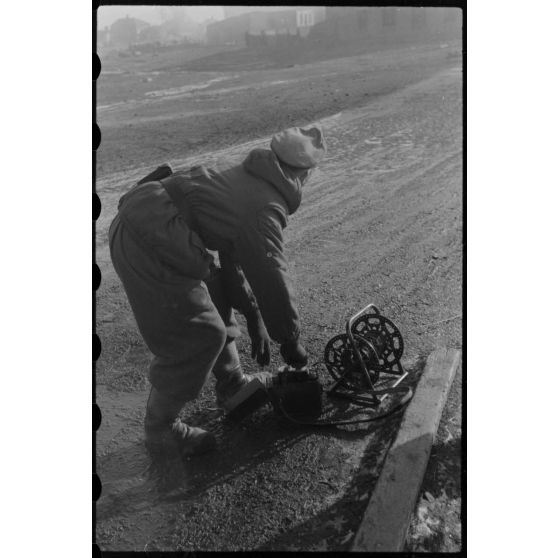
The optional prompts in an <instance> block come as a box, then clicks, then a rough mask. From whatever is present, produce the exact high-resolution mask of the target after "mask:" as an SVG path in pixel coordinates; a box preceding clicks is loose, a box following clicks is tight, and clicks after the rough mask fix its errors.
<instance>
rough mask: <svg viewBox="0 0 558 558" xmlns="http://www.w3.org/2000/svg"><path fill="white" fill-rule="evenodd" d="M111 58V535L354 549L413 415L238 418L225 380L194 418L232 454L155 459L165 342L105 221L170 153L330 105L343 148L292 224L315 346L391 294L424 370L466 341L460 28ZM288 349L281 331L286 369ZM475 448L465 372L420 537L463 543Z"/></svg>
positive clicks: (391, 312) (255, 136)
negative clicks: (119, 272)
mask: <svg viewBox="0 0 558 558" xmlns="http://www.w3.org/2000/svg"><path fill="white" fill-rule="evenodd" d="M233 54H234V53H233ZM196 56H198V55H196ZM224 56H225V55H224ZM229 56H232V55H229ZM322 58H323V56H322ZM102 63H103V68H102V73H101V76H100V78H99V81H98V98H97V103H98V111H97V119H98V123H99V126H100V128H101V131H102V143H101V147H100V149H99V151H98V156H97V162H98V166H97V192H98V193H99V195H100V198H101V202H102V213H101V216H100V218H99V220H98V222H97V230H96V250H97V262H98V264H99V266H100V268H101V271H102V275H103V279H102V284H101V287H100V289H99V291H98V296H97V314H96V326H97V332H98V334H99V336H100V338H101V341H102V344H103V352H102V354H101V357H100V359H99V361H98V363H97V371H96V379H97V387H96V397H97V402H98V404H99V406H100V407H101V410H102V413H103V422H102V425H101V428H100V430H99V432H98V435H97V458H96V466H97V472H98V474H99V476H100V478H101V480H102V483H103V491H102V495H101V498H100V500H99V501H98V503H97V528H96V536H97V543H98V544H99V545H100V547H101V548H102V549H106V550H155V549H159V550H175V549H178V550H240V549H246V550H256V549H258V550H344V549H348V548H350V545H351V541H352V537H353V535H354V533H355V531H356V529H357V528H358V525H359V523H360V520H361V518H362V514H363V513H364V509H365V508H366V504H367V501H368V497H369V495H370V492H371V491H372V489H373V486H374V482H375V479H376V478H377V475H378V473H379V470H380V469H381V463H382V460H383V458H384V457H385V452H386V451H387V448H388V447H389V443H390V441H391V440H392V438H393V435H394V434H395V432H396V429H397V420H394V421H391V422H389V423H388V424H386V425H385V426H384V427H383V428H378V427H376V426H366V425H365V426H361V427H358V428H357V427H351V428H338V429H327V430H315V429H311V428H300V429H297V428H293V427H289V426H287V425H285V424H283V423H281V422H280V421H278V420H277V419H276V417H275V416H274V415H273V413H271V412H270V411H269V410H268V409H264V410H262V411H260V412H258V413H256V414H255V415H254V416H252V417H250V418H249V419H247V420H246V421H245V422H243V423H242V424H241V425H231V424H229V423H228V422H227V421H224V420H223V418H222V417H221V415H219V414H218V412H217V411H215V410H213V407H214V401H213V385H214V383H213V380H212V379H211V380H210V381H209V382H208V385H207V386H206V387H205V388H204V390H203V392H202V395H201V397H200V398H199V400H198V401H196V402H194V403H192V404H189V405H187V406H186V407H185V409H184V410H183V415H184V418H185V419H186V420H188V421H190V422H192V423H195V424H198V425H200V426H204V427H208V428H212V429H213V430H214V431H215V432H216V433H217V435H218V439H219V442H220V447H221V449H220V451H219V453H217V454H213V455H208V456H203V457H199V458H195V459H194V458H192V459H189V460H187V461H184V462H182V461H177V460H166V461H160V460H152V459H151V458H150V457H149V456H147V455H146V453H145V450H144V448H143V445H142V442H141V440H142V420H143V412H144V407H145V402H146V399H147V390H148V383H147V380H146V377H147V368H148V362H149V357H150V355H149V352H148V350H147V348H146V347H145V345H144V343H143V341H142V339H141V337H140V336H139V333H138V331H137V328H136V326H135V323H134V320H133V317H132V314H131V311H130V308H129V305H128V303H127V301H126V297H125V295H124V292H123V289H122V287H121V285H120V283H119V281H118V278H117V277H116V275H115V273H114V270H113V268H112V266H111V263H110V258H109V254H108V246H107V230H108V225H109V223H110V221H111V219H112V218H113V216H114V215H115V211H116V204H117V201H118V198H119V197H120V195H121V194H122V193H123V192H124V191H125V190H126V189H127V188H128V187H130V185H131V184H132V183H133V182H134V180H137V179H138V178H140V177H142V176H143V175H145V174H147V172H149V171H150V170H152V169H153V168H154V167H155V166H157V165H158V164H160V163H162V162H165V161H167V162H170V163H171V164H172V165H173V166H174V167H176V168H180V167H183V166H187V165H190V164H193V163H197V162H200V160H204V161H208V162H211V160H214V159H216V158H219V157H227V158H232V159H236V158H240V157H243V156H244V155H245V154H246V153H247V152H248V150H249V149H250V148H251V147H253V146H260V145H265V144H266V143H267V142H268V141H269V135H270V134H271V133H273V132H275V131H278V130H280V129H281V128H283V127H286V126H292V125H303V124H306V123H309V122H312V121H320V122H321V123H322V125H323V127H324V130H325V133H326V137H327V141H328V147H329V154H328V157H327V159H326V161H325V162H324V163H323V165H322V166H321V167H320V168H319V169H318V170H317V171H316V172H315V173H314V175H313V177H312V180H311V182H310V183H309V184H308V185H307V186H306V187H305V191H304V198H303V203H302V206H301V208H300V209H299V211H298V212H297V213H296V214H295V215H294V216H293V217H292V218H291V219H290V222H289V226H288V228H287V230H286V253H287V257H288V258H289V260H290V265H291V272H292V275H293V278H294V280H295V283H296V286H297V295H298V303H299V309H300V312H301V317H302V327H303V340H304V343H305V344H306V346H307V348H308V350H309V352H310V355H311V361H312V362H313V363H318V362H319V361H320V360H321V358H322V354H323V350H324V347H325V345H326V343H327V341H328V340H329V339H330V338H331V337H332V336H333V335H335V334H337V333H341V332H342V331H343V329H344V324H345V320H346V319H347V317H348V316H350V315H351V314H352V313H354V312H355V311H356V310H358V309H359V308H360V307H362V306H363V305H365V304H366V303H368V302H374V303H375V304H376V305H377V306H378V307H379V308H380V309H381V310H382V313H383V314H384V315H386V316H387V317H389V318H390V319H391V320H392V321H394V322H395V323H396V324H397V325H398V327H399V329H400V331H401V333H402V335H403V338H404V340H405V357H406V359H407V361H408V362H409V366H410V367H411V368H412V369H414V370H418V369H419V367H420V363H421V362H422V360H421V359H422V358H423V357H425V356H426V355H427V354H428V353H429V352H431V351H432V350H433V349H435V348H436V347H441V346H447V347H455V348H460V347H461V336H462V328H461V315H462V305H461V300H462V290H461V289H462V280H461V278H462V210H463V208H462V155H463V154H462V67H461V58H460V56H459V45H456V44H451V45H442V47H441V46H440V45H429V46H416V47H405V48H401V49H393V50H389V51H383V52H374V53H362V52H360V53H358V54H355V55H353V56H347V57H344V58H337V59H332V60H321V61H319V62H315V63H313V64H301V65H292V64H288V63H284V64H283V65H282V66H283V67H277V64H276V63H274V64H271V63H270V64H268V65H267V66H268V67H263V68H261V69H258V70H250V71H249V70H246V69H245V68H244V67H243V65H242V64H243V59H242V57H240V56H239V57H237V58H236V59H235V58H234V57H231V58H230V63H229V67H230V69H229V70H227V71H223V70H222V69H221V70H219V71H218V70H215V71H213V70H212V69H211V67H210V66H209V62H208V63H207V64H206V65H205V66H203V67H204V68H206V69H207V71H194V70H192V69H187V68H188V61H187V60H185V59H184V54H183V53H178V51H177V53H176V54H174V55H173V53H172V52H171V53H168V52H166V53H164V55H161V58H160V59H159V60H158V59H157V56H152V55H149V56H148V55H135V56H134V55H132V56H129V57H125V58H123V57H118V56H113V57H111V58H109V59H107V60H102ZM221 64H222V61H221ZM264 66H265V64H264ZM241 321H242V319H241ZM239 349H240V352H241V358H242V360H243V363H244V365H245V368H246V371H247V372H251V371H252V372H253V371H256V369H255V366H254V365H253V364H252V362H251V361H250V360H249V358H248V357H249V345H248V343H247V341H246V337H245V336H244V337H243V338H242V339H241V340H240V342H239ZM279 363H280V360H279V358H278V351H277V347H275V348H274V354H273V360H272V364H271V369H274V368H276V367H277V365H278V364H279ZM316 367H317V368H318V367H319V366H318V364H316ZM413 367H414V368H413ZM321 374H322V377H323V379H324V381H327V373H325V372H324V371H323V370H321ZM460 448H461V373H460V372H459V373H458V375H457V377H456V380H455V382H454V384H453V387H452V390H451V392H450V397H449V400H448V404H447V405H446V409H445V411H444V415H443V418H442V423H441V425H440V429H439V432H438V437H437V440H436V444H435V446H434V448H433V452H432V457H431V460H430V463H429V468H428V471H427V474H426V477H425V481H424V484H423V487H422V490H421V496H420V498H419V501H418V503H417V508H416V513H415V516H414V518H413V521H412V524H411V528H410V530H409V533H408V537H407V548H408V549H409V550H419V551H420V550H438V551H455V550H459V549H460V546H461V518H460V507H461V486H460Z"/></svg>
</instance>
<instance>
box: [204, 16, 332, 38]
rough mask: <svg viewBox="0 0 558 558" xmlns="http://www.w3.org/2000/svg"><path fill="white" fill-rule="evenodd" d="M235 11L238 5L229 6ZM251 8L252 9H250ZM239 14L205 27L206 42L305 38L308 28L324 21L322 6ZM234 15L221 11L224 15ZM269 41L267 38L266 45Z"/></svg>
mask: <svg viewBox="0 0 558 558" xmlns="http://www.w3.org/2000/svg"><path fill="white" fill-rule="evenodd" d="M232 8H238V6H232ZM254 8H255V7H252V9H254ZM275 10H276V11H271V10H269V9H268V10H266V11H261V10H259V9H258V11H251V12H241V13H239V14H238V15H234V16H232V17H227V18H226V19H224V20H222V21H218V22H215V23H211V24H209V25H208V26H207V32H206V33H207V35H206V36H207V43H208V44H211V45H227V44H230V45H238V46H241V45H246V44H248V43H250V37H264V38H265V37H273V36H282V35H285V36H291V35H297V36H300V37H305V36H306V35H308V33H309V31H310V29H311V28H312V26H314V25H315V24H316V23H319V22H320V21H324V20H325V16H326V12H325V8H324V7H318V6H315V7H293V8H290V9H281V8H279V9H277V8H276V9H275ZM227 13H235V12H234V11H233V12H231V11H229V10H227V9H226V8H225V14H227ZM271 42H273V39H271V38H270V39H269V41H268V42H267V44H270V43H271Z"/></svg>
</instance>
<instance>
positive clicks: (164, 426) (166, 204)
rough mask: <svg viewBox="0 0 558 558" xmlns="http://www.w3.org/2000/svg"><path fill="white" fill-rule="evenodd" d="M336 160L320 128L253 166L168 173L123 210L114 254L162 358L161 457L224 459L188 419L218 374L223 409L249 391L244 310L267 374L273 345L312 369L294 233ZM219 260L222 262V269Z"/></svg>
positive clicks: (153, 396)
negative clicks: (325, 163)
mask: <svg viewBox="0 0 558 558" xmlns="http://www.w3.org/2000/svg"><path fill="white" fill-rule="evenodd" d="M324 154H325V143H324V139H323V134H322V130H321V129H320V128H319V127H317V126H311V127H308V128H289V129H287V130H285V131H283V132H281V133H278V134H276V135H275V136H273V139H272V141H271V144H270V148H269V149H261V148H258V149H253V150H252V151H250V153H249V154H248V156H247V157H246V159H245V160H244V161H243V162H242V163H241V164H235V165H230V164H218V165H216V166H215V167H214V168H210V167H207V166H203V165H199V166H194V167H192V168H190V169H189V170H188V171H182V172H175V173H173V172H172V170H171V168H170V166H168V165H164V166H163V167H159V169H157V171H155V172H154V173H152V174H151V175H149V176H147V177H146V178H145V179H143V180H141V181H140V182H138V184H136V185H135V186H134V187H133V188H132V189H131V190H130V191H129V192H128V193H126V194H125V195H124V196H123V197H122V198H121V199H120V202H119V204H118V214H117V215H116V217H115V218H114V220H113V222H112V224H111V226H110V231H109V237H110V252H111V258H112V261H113V264H114V268H115V269H116V272H117V274H118V276H119V277H120V279H121V281H122V283H123V285H124V289H125V291H126V294H127V297H128V300H129V302H130V305H131V307H132V311H133V313H134V317H135V319H136V321H137V324H138V328H139V331H140V333H141V335H142V337H143V339H144V340H145V342H146V344H147V346H148V347H149V349H150V351H151V352H152V353H153V355H154V357H153V359H152V361H151V364H150V370H149V379H150V382H151V385H152V387H151V392H150V395H149V399H148V402H147V411H146V417H145V435H146V442H147V444H148V446H149V447H153V448H159V449H171V448H176V449H178V450H179V452H180V453H181V454H183V455H194V454H200V453H204V452H206V451H209V450H211V449H213V448H214V447H215V445H216V442H215V437H214V436H213V435H212V434H211V433H210V432H207V431H204V430H202V429H201V428H197V427H194V426H189V425H187V424H185V423H184V422H183V421H181V420H180V419H179V418H178V413H179V411H180V410H181V408H182V407H183V405H184V404H185V403H186V402H187V401H191V400H193V399H195V398H196V397H197V396H198V394H199V392H200V391H201V389H202V387H203V385H204V383H205V381H206V379H207V377H208V375H209V373H210V372H211V371H213V374H214V375H215V377H216V379H217V382H216V392H217V402H218V404H220V405H221V406H222V404H223V401H225V400H226V399H228V398H230V397H232V396H233V395H234V394H235V393H237V392H238V390H239V389H241V388H242V387H243V386H244V385H245V384H246V383H247V382H248V381H249V379H250V378H249V377H247V376H246V375H245V374H244V373H243V371H242V368H241V365H240V360H239V356H238V352H237V348H236V343H235V339H236V338H237V337H238V336H239V335H240V331H239V328H238V324H237V322H236V320H235V317H234V314H233V308H235V309H237V310H239V311H240V312H242V314H244V316H245V318H246V323H247V328H248V332H249V335H250V338H251V342H252V358H255V359H256V360H257V362H258V363H259V364H260V365H262V366H264V365H266V364H269V361H270V337H271V339H272V340H274V341H275V342H277V343H278V344H279V345H280V353H281V355H282V357H283V359H284V361H285V362H286V363H287V364H288V365H291V366H295V367H297V368H299V367H302V366H304V365H305V364H306V363H307V360H308V357H307V353H306V350H305V349H304V347H303V346H302V344H301V343H300V341H299V337H300V328H299V315H298V311H297V308H296V305H295V301H294V299H293V288H292V284H291V280H290V279H289V276H288V273H287V262H286V260H285V256H284V254H283V229H284V228H285V226H286V225H287V220H288V216H289V215H292V214H293V213H294V212H295V211H296V210H297V208H298V207H299V205H300V202H301V198H302V187H303V185H304V184H305V183H306V181H307V180H308V178H309V176H310V174H311V172H312V169H313V168H314V167H315V166H316V165H317V163H318V162H319V160H320V159H321V158H322V157H323V156H324ZM208 250H211V251H215V252H217V253H218V259H219V263H220V266H217V265H216V263H215V259H214V257H213V256H212V255H211V254H210V253H209V252H208ZM268 332H269V333H268Z"/></svg>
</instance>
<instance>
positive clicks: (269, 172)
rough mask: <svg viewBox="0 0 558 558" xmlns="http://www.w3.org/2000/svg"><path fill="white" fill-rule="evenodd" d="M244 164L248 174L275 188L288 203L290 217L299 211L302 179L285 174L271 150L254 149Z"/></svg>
mask: <svg viewBox="0 0 558 558" xmlns="http://www.w3.org/2000/svg"><path fill="white" fill-rule="evenodd" d="M242 164H243V166H244V169H245V170H246V171H247V172H249V173H250V174H252V175H254V176H256V177H258V178H263V179H264V180H266V181H267V182H269V183H270V184H272V185H273V186H274V188H275V189H276V190H277V191H278V192H279V193H280V194H281V195H282V196H283V198H284V199H285V201H286V202H287V207H288V208H289V214H290V215H292V214H293V213H294V212H295V211H296V210H297V209H298V207H299V205H300V202H301V200H302V184H301V182H300V179H298V178H294V177H289V176H287V174H285V172H284V171H283V169H282V168H281V165H280V163H279V160H278V159H277V156H276V155H275V153H273V151H271V149H262V148H257V149H253V150H252V151H250V153H249V154H248V157H246V159H245V160H244V162H243V163H242Z"/></svg>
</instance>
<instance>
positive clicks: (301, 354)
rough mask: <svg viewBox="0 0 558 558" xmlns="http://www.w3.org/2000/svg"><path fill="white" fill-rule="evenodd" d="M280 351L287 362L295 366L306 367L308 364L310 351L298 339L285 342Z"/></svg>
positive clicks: (298, 367)
mask: <svg viewBox="0 0 558 558" xmlns="http://www.w3.org/2000/svg"><path fill="white" fill-rule="evenodd" d="M280 351H281V356H282V357H283V360H284V361H285V363H286V364H288V365H289V366H292V367H293V368H297V369H300V368H304V367H305V366H306V365H307V364H308V353H307V352H306V349H305V348H304V347H303V346H302V345H301V344H300V343H299V342H298V341H291V342H289V343H283V344H282V345H281V349H280Z"/></svg>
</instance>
